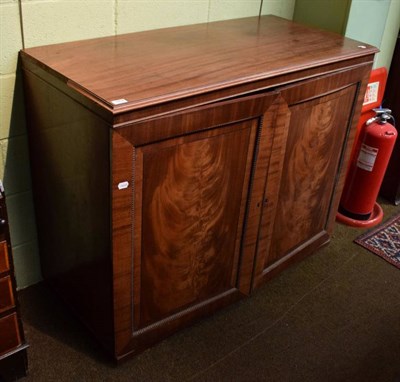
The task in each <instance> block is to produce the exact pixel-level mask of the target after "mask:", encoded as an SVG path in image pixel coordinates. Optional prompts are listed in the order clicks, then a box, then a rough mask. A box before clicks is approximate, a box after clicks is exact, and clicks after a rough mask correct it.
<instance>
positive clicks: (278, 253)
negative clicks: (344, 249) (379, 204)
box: [254, 67, 369, 285]
mask: <svg viewBox="0 0 400 382" xmlns="http://www.w3.org/2000/svg"><path fill="white" fill-rule="evenodd" d="M368 70H369V67H368V68H367V70H366V68H361V69H357V70H352V71H347V72H342V73H340V74H338V75H331V76H327V77H325V78H324V77H322V78H319V79H317V80H312V81H308V82H305V83H303V84H301V85H299V86H297V87H290V88H287V89H283V90H282V93H281V95H282V98H283V99H284V100H285V102H286V103H287V105H288V116H287V117H288V123H287V125H286V126H287V131H285V132H282V135H283V136H284V137H286V138H284V139H283V140H281V142H280V145H281V151H280V153H279V154H278V155H277V156H276V157H275V159H272V160H271V163H275V165H274V166H275V167H274V168H271V171H274V172H275V173H276V174H278V175H275V179H274V181H271V179H267V184H266V197H265V199H267V200H268V202H267V205H266V206H265V208H264V211H263V217H262V224H261V230H260V241H259V246H258V248H259V249H258V255H257V257H258V258H257V265H256V271H255V282H254V283H255V285H258V284H259V283H260V282H261V281H263V280H265V279H268V278H270V277H271V276H272V275H274V274H275V273H277V272H278V271H280V270H282V269H283V268H285V267H286V266H288V265H289V264H290V263H291V262H292V261H294V260H298V259H300V258H302V257H304V256H305V255H307V254H310V253H311V252H312V251H314V250H315V249H317V248H318V247H320V246H321V245H323V244H325V243H327V242H328V241H329V235H330V232H331V229H332V225H333V221H334V218H335V214H336V209H337V202H338V196H339V197H340V193H341V183H342V181H340V182H338V180H339V178H342V177H343V174H344V171H345V165H344V162H346V160H345V159H347V158H346V157H347V156H348V155H347V154H345V153H346V146H350V147H351V143H352V142H350V144H349V145H347V143H348V142H347V141H348V140H349V139H348V137H349V133H350V132H351V131H352V130H351V126H352V125H353V123H352V120H353V114H354V111H355V106H358V110H359V107H360V105H361V103H360V97H357V95H358V94H359V91H358V90H359V87H360V84H361V80H362V79H363V78H366V75H367V74H368ZM364 82H365V81H364ZM362 94H363V93H362ZM339 175H340V176H339Z"/></svg>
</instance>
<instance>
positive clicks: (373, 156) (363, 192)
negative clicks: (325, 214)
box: [337, 108, 397, 227]
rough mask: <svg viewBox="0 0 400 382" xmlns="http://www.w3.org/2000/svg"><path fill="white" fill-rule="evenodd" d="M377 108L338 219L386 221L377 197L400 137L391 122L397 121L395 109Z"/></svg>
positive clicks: (363, 224)
mask: <svg viewBox="0 0 400 382" xmlns="http://www.w3.org/2000/svg"><path fill="white" fill-rule="evenodd" d="M373 110H374V112H375V113H376V115H375V116H374V117H373V118H370V119H369V120H368V121H367V122H366V123H365V126H364V129H363V130H362V132H361V135H360V139H359V142H358V146H357V148H356V155H354V157H353V161H352V163H351V165H350V169H349V172H348V174H347V178H346V182H345V186H344V189H343V193H342V198H341V200H340V207H339V214H338V215H337V220H339V221H341V222H342V223H345V224H347V225H351V226H357V227H372V226H373V225H376V224H379V223H380V222H381V221H382V218H383V211H382V208H381V207H380V206H379V205H378V204H377V203H376V199H377V197H378V193H379V189H380V186H381V184H382V180H383V177H384V175H385V171H386V167H387V165H388V162H389V159H390V156H391V154H392V151H393V147H394V144H395V141H396V138H397V131H396V129H395V128H394V126H393V125H391V124H390V123H389V122H388V121H389V120H391V119H392V120H393V121H394V119H393V117H392V116H391V114H390V113H391V110H389V109H382V108H380V109H373Z"/></svg>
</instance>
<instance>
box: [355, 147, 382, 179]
mask: <svg viewBox="0 0 400 382" xmlns="http://www.w3.org/2000/svg"><path fill="white" fill-rule="evenodd" d="M378 151H379V150H378V149H377V148H375V147H371V146H368V145H366V144H364V143H363V144H362V145H361V150H360V153H359V154H358V158H357V167H359V168H362V169H363V170H366V171H369V172H371V171H372V170H373V168H374V164H375V161H376V157H377V156H378Z"/></svg>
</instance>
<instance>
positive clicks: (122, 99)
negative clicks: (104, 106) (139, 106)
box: [111, 98, 128, 105]
mask: <svg viewBox="0 0 400 382" xmlns="http://www.w3.org/2000/svg"><path fill="white" fill-rule="evenodd" d="M127 102H128V100H126V99H125V98H120V99H115V100H114V101H111V103H112V104H113V105H121V104H123V103H127Z"/></svg>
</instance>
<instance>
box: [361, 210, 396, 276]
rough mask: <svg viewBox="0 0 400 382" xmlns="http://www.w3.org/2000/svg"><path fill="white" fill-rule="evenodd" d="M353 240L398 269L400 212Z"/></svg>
mask: <svg viewBox="0 0 400 382" xmlns="http://www.w3.org/2000/svg"><path fill="white" fill-rule="evenodd" d="M354 242H355V243H357V244H359V245H361V246H362V247H364V248H367V249H368V250H370V251H371V252H373V253H375V254H376V255H378V256H380V257H382V258H383V259H385V260H386V261H388V262H389V263H390V264H393V265H394V266H395V267H397V268H399V269H400V214H397V215H395V216H393V217H392V218H390V219H389V220H388V221H387V222H385V223H383V224H381V225H379V226H377V227H375V228H374V229H372V230H370V231H368V232H366V233H364V234H362V235H361V236H359V237H357V238H356V239H355V240H354Z"/></svg>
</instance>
